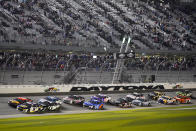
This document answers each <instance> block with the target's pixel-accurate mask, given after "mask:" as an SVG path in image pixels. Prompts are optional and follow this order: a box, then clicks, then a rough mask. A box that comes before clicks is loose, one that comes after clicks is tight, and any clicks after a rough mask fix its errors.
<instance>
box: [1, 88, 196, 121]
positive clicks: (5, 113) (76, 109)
mask: <svg viewBox="0 0 196 131" xmlns="http://www.w3.org/2000/svg"><path fill="white" fill-rule="evenodd" d="M192 93H193V95H194V96H196V91H193V92H192ZM126 95H127V94H109V96H111V97H112V99H117V98H120V97H124V96H126ZM144 95H145V96H147V93H144ZM166 95H168V96H175V92H166ZM82 96H84V97H85V99H86V100H89V99H90V96H92V95H82ZM44 97H45V96H30V97H29V98H31V99H32V100H33V101H34V102H37V101H38V100H39V99H41V98H44ZM57 97H59V98H63V97H65V96H57ZM13 98H14V97H1V98H0V118H12V117H26V116H38V115H57V114H74V113H87V112H102V111H113V110H127V109H141V108H157V107H168V106H171V107H173V106H182V105H183V106H189V105H196V99H192V103H191V104H178V105H163V104H158V103H156V102H155V101H152V107H138V106H134V105H133V107H131V108H120V107H117V106H112V105H108V104H105V105H104V110H89V109H88V108H83V107H80V106H77V105H69V104H65V103H63V104H62V110H61V111H60V112H50V113H42V114H25V113H22V112H19V111H17V110H16V109H15V108H12V107H10V106H8V104H7V102H8V101H9V100H10V99H13Z"/></svg>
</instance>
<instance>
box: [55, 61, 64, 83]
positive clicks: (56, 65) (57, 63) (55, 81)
mask: <svg viewBox="0 0 196 131" xmlns="http://www.w3.org/2000/svg"><path fill="white" fill-rule="evenodd" d="M61 61H62V58H60V60H59V61H58V62H57V64H56V68H55V75H54V77H56V70H57V67H58V65H59V63H60V62H61ZM55 82H56V81H55V78H54V84H55Z"/></svg>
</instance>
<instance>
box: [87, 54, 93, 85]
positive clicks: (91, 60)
mask: <svg viewBox="0 0 196 131" xmlns="http://www.w3.org/2000/svg"><path fill="white" fill-rule="evenodd" d="M94 59H95V58H92V59H90V61H89V62H88V63H87V64H86V66H85V80H86V83H87V76H86V70H87V67H88V64H90V63H91V62H93V61H94Z"/></svg>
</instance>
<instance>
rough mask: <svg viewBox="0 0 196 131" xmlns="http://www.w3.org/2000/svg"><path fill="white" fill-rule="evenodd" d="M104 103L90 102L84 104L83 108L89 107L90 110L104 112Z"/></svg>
mask: <svg viewBox="0 0 196 131" xmlns="http://www.w3.org/2000/svg"><path fill="white" fill-rule="evenodd" d="M103 105H104V102H103V101H99V100H90V101H88V102H84V103H83V107H88V108H89V109H95V110H102V109H103Z"/></svg>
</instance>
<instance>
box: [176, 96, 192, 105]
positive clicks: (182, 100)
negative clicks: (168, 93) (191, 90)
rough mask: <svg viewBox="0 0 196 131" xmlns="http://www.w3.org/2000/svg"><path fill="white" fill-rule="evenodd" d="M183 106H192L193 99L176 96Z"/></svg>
mask: <svg viewBox="0 0 196 131" xmlns="http://www.w3.org/2000/svg"><path fill="white" fill-rule="evenodd" d="M174 98H175V99H176V100H177V101H178V102H179V103H181V104H190V103H191V98H190V97H188V96H176V97H174Z"/></svg>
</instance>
